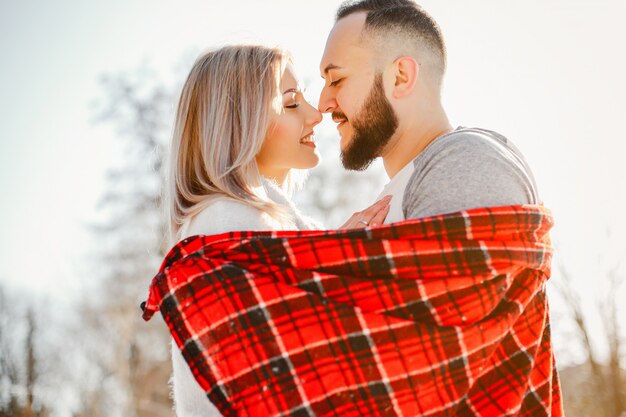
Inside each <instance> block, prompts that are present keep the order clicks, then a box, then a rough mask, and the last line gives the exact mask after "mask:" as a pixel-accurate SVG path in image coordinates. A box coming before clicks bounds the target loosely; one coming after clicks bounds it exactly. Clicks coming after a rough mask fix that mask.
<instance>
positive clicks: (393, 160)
mask: <svg viewBox="0 0 626 417" xmlns="http://www.w3.org/2000/svg"><path fill="white" fill-rule="evenodd" d="M431 116H432V117H430V118H428V120H427V121H425V119H424V118H422V121H421V122H420V121H418V120H415V119H414V120H415V121H414V122H412V123H410V124H408V125H407V126H406V127H405V128H404V129H402V131H401V132H399V136H398V137H397V138H394V140H392V142H391V143H390V147H389V149H386V150H385V152H384V153H383V155H382V157H383V165H384V166H385V171H387V175H388V176H389V178H393V177H394V176H395V175H396V174H397V173H398V172H399V171H400V170H401V169H402V168H404V167H405V166H406V164H408V163H409V162H411V161H412V160H414V159H415V158H417V156H418V155H419V154H420V153H422V151H423V150H424V149H425V148H426V147H427V146H428V145H430V144H431V143H432V142H433V141H434V140H435V139H437V138H438V137H440V136H442V135H444V134H446V133H448V132H450V131H452V130H453V129H452V125H450V122H449V121H448V118H447V116H446V114H445V112H443V110H442V111H440V112H436V113H435V114H432V115H431Z"/></svg>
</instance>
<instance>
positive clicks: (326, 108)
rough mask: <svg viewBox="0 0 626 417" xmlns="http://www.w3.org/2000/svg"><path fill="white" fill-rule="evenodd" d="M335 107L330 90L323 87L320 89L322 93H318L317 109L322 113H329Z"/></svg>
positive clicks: (335, 103)
mask: <svg viewBox="0 0 626 417" xmlns="http://www.w3.org/2000/svg"><path fill="white" fill-rule="evenodd" d="M336 107H337V102H336V101H335V97H333V95H332V93H331V91H330V88H328V87H324V88H322V92H321V93H320V99H319V102H318V103H317V108H318V110H319V111H321V112H322V113H330V112H332V111H333V110H334V109H335V108H336Z"/></svg>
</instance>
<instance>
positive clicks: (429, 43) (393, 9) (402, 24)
mask: <svg viewBox="0 0 626 417" xmlns="http://www.w3.org/2000/svg"><path fill="white" fill-rule="evenodd" d="M358 12H366V13H367V17H366V19H365V25H364V27H363V32H364V35H366V34H367V33H368V32H378V33H382V34H383V35H384V34H385V33H386V32H389V33H396V34H402V36H406V38H407V41H408V42H414V43H415V46H417V47H418V48H420V49H421V48H424V47H426V48H428V49H429V50H430V51H432V52H433V53H434V55H435V57H436V60H437V61H438V62H437V66H438V67H440V68H439V69H440V73H441V75H443V72H445V68H446V47H445V43H444V41H443V35H442V34H441V29H440V28H439V25H438V24H437V22H435V20H434V19H433V18H432V17H431V16H430V15H429V14H428V13H427V12H426V11H425V10H424V9H423V8H422V7H421V6H420V5H418V4H417V3H415V2H413V1H411V0H358V1H345V2H343V3H342V4H341V5H340V6H339V9H338V10H337V15H336V21H339V20H341V19H343V18H344V17H346V16H348V15H351V14H353V13H358Z"/></svg>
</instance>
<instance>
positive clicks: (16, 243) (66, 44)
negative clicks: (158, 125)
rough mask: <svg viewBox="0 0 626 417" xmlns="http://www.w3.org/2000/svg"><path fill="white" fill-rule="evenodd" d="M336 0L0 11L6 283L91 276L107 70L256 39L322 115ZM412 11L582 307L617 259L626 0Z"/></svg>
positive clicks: (103, 162)
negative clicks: (506, 142)
mask: <svg viewBox="0 0 626 417" xmlns="http://www.w3.org/2000/svg"><path fill="white" fill-rule="evenodd" d="M339 3H340V2H339V1H331V0H320V1H315V2H294V1H284V0H278V1H267V0H261V1H259V0H256V1H252V0H231V1H229V2H207V1H197V0H190V1H185V2H170V1H164V0H150V1H148V0H134V1H132V2H129V1H121V0H109V1H106V2H84V1H78V0H58V1H43V0H22V1H19V2H16V1H8V0H0V59H1V64H0V118H1V119H0V120H1V123H0V196H1V200H0V201H1V204H0V230H1V231H2V232H1V233H0V283H3V284H5V285H8V286H12V287H15V288H19V289H21V290H23V291H26V292H33V293H36V294H45V295H47V296H50V297H56V298H57V299H65V300H69V299H71V297H72V294H75V293H76V291H77V290H78V289H80V288H81V285H83V283H84V280H86V279H89V276H88V275H89V274H86V273H85V256H86V253H87V252H88V251H90V250H93V248H94V245H95V242H94V239H93V236H92V235H91V234H90V232H89V231H88V228H87V225H88V224H89V223H90V221H92V220H93V219H94V218H96V217H97V215H98V211H97V203H98V200H99V198H100V197H101V196H102V193H103V192H104V189H105V187H106V181H105V178H106V177H105V173H106V171H107V169H109V168H110V167H112V166H114V165H115V164H116V163H117V162H118V160H119V158H120V150H119V145H118V144H116V143H117V142H116V140H115V132H114V131H113V130H112V129H111V128H110V127H108V126H106V125H102V124H98V123H96V122H95V112H94V103H95V102H98V101H99V100H102V99H103V97H105V91H104V89H103V88H102V86H101V84H100V82H99V80H100V79H101V77H102V75H104V74H117V73H134V72H135V71H136V70H137V68H140V67H141V66H144V65H147V66H149V67H150V68H153V69H154V70H155V71H157V73H158V76H159V77H160V78H161V79H162V80H164V81H167V82H171V81H172V80H177V79H179V78H180V74H181V71H182V73H185V72H186V71H188V68H181V65H183V66H184V65H189V59H188V58H186V57H188V56H190V55H192V56H195V55H196V54H198V53H199V52H200V51H203V50H206V49H207V48H210V47H215V46H221V45H225V44H229V43H262V44H266V45H270V46H281V47H284V48H286V49H288V50H290V51H291V52H292V54H293V55H294V59H295V62H296V69H297V71H298V72H299V75H300V78H301V80H304V81H306V84H308V85H306V87H308V91H309V94H310V95H309V97H308V99H309V101H311V102H312V103H314V104H316V103H317V98H318V97H317V95H316V92H319V90H320V88H321V79H320V78H319V68H318V65H319V59H320V57H321V55H322V52H323V48H324V43H325V40H326V36H327V34H328V31H329V29H330V28H331V26H332V22H333V14H334V12H335V10H336V8H337V5H338V4H339ZM421 4H422V5H423V6H424V7H425V8H426V9H427V10H428V11H429V12H430V13H431V14H432V15H433V16H434V17H435V19H436V20H437V21H438V22H439V24H440V26H441V27H442V30H443V33H444V36H445V39H446V43H447V48H448V56H449V60H448V72H447V75H446V78H445V81H444V91H443V100H444V106H445V108H446V109H447V111H448V114H449V116H450V119H451V122H452V123H453V125H463V126H477V127H483V128H488V129H492V130H496V131H499V132H500V133H502V134H504V135H506V136H507V137H509V138H510V139H511V140H512V141H513V142H514V143H515V144H516V145H517V147H518V148H520V150H521V151H522V153H523V154H524V155H525V156H526V159H527V161H528V162H529V164H530V166H531V168H532V169H533V172H534V174H535V177H536V180H537V184H538V187H539V191H540V194H541V196H542V198H543V200H544V202H545V204H546V206H548V207H549V208H551V209H552V210H553V212H554V215H555V218H556V226H555V229H554V232H553V239H554V242H555V243H556V245H557V250H558V251H557V255H556V258H555V259H556V261H557V262H560V263H563V264H565V265H567V268H568V270H569V271H570V273H571V274H572V277H573V278H574V280H575V282H576V284H577V286H578V287H579V289H580V290H581V291H582V292H583V294H586V295H588V296H589V297H591V296H592V295H593V294H595V293H596V292H598V291H599V290H600V289H601V287H602V285H603V282H602V279H601V277H602V276H603V274H604V273H605V272H606V271H607V270H608V269H609V268H610V267H612V266H614V265H615V264H617V263H618V262H619V261H620V260H626V243H624V238H623V237H624V236H625V235H626V219H625V218H624V215H623V212H624V207H625V206H626V186H625V185H624V180H625V179H626V163H625V162H624V154H625V153H626V152H625V151H626V144H625V143H626V130H625V129H624V127H622V126H621V123H623V122H624V119H625V117H624V116H625V115H626V79H625V77H624V74H626V56H625V55H626V53H625V52H624V46H623V41H624V39H626V25H624V24H623V16H626V2H623V1H618V0H600V1H596V2H588V1H582V0H528V1H524V2H520V1H514V0H473V1H467V0H446V1H441V0H439V1H435V0H428V1H422V2H421ZM321 129H322V130H323V131H325V132H331V134H332V133H334V127H333V126H332V124H331V123H330V122H329V121H328V120H325V121H324V123H323V126H322V127H321ZM335 135H336V133H335ZM326 145H327V146H334V145H337V142H328V143H327V144H326ZM381 175H384V174H383V173H382V171H381ZM377 194H378V191H376V192H375V193H374V194H373V197H372V198H374V197H375V196H376V195H377ZM622 266H625V265H623V264H622ZM622 270H623V269H622ZM589 299H591V298H589ZM589 302H591V301H589Z"/></svg>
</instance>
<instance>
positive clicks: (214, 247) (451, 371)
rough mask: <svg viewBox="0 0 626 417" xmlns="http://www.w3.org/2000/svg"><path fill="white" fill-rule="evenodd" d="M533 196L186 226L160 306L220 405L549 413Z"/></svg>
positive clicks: (158, 296)
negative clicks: (229, 229)
mask: <svg viewBox="0 0 626 417" xmlns="http://www.w3.org/2000/svg"><path fill="white" fill-rule="evenodd" d="M551 227H552V217H551V214H550V212H549V211H548V210H547V209H545V208H543V207H541V206H511V207H498V208H485V209H474V210H469V211H464V212H459V213H453V214H448V215H443V216H435V217H431V218H425V219H416V220H410V221H405V222H401V223H395V224H390V225H385V226H381V227H377V228H373V229H363V230H347V231H346V230H343V231H337V230H330V231H300V232H297V231H296V232H234V233H227V234H222V235H216V236H194V237H190V238H188V239H185V240H183V241H181V242H180V243H178V244H177V245H176V246H175V247H174V248H173V249H172V250H171V251H170V253H169V254H168V255H167V257H166V258H165V260H164V262H163V265H162V267H161V270H160V272H159V273H158V275H156V277H155V278H154V280H153V282H152V285H151V287H150V294H149V298H148V300H147V303H146V304H145V305H144V318H145V319H146V320H149V319H150V317H151V316H152V315H153V314H154V313H155V312H156V311H157V310H159V309H160V310H161V314H162V315H163V318H164V319H165V321H166V323H167V325H168V326H169V328H170V331H171V333H172V336H173V337H174V339H175V340H176V343H177V344H178V346H179V347H180V348H181V350H182V352H183V356H184V358H185V360H186V361H187V363H188V364H189V366H190V368H191V369H192V371H193V374H194V376H195V378H196V380H197V381H198V383H199V384H200V386H201V387H202V388H203V389H204V390H205V391H206V392H207V394H208V396H209V398H210V400H211V401H212V402H213V403H214V404H215V405H216V406H217V407H218V408H219V409H220V411H221V412H222V413H223V415H225V416H331V415H332V416H335V415H337V416H416V415H423V416H504V415H506V416H513V415H515V416H560V415H562V408H561V401H560V391H559V381H558V377H557V372H556V367H555V363H554V356H553V352H552V347H551V342H550V326H549V321H548V304H547V300H546V295H545V288H544V285H545V282H546V280H547V279H548V277H549V275H550V261H551V257H552V247H551V245H550V240H549V236H548V231H549V229H550V228H551Z"/></svg>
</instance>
